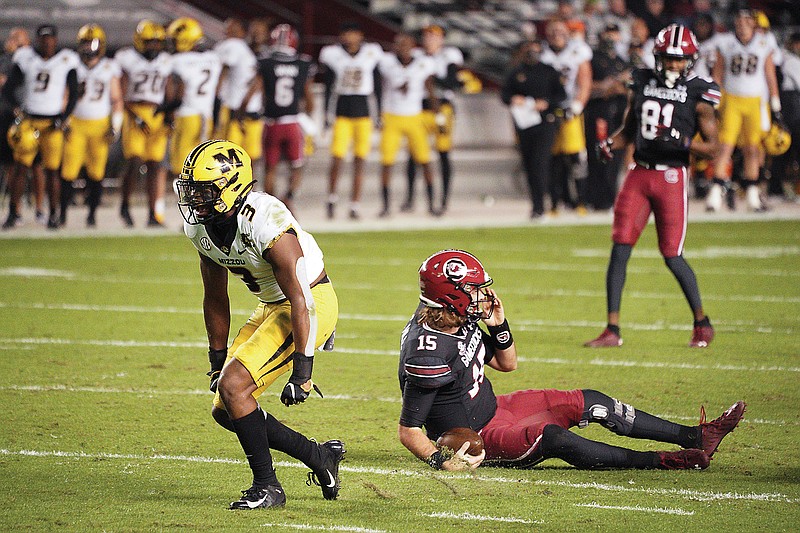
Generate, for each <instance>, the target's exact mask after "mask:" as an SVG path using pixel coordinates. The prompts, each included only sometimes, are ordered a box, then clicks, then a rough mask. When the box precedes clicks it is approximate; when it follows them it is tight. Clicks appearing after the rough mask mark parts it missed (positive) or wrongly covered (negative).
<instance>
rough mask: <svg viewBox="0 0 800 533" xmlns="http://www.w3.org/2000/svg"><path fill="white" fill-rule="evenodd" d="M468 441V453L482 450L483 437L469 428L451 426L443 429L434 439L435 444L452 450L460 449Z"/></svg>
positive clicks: (479, 452)
mask: <svg viewBox="0 0 800 533" xmlns="http://www.w3.org/2000/svg"><path fill="white" fill-rule="evenodd" d="M467 441H469V442H470V445H469V449H467V453H468V454H469V455H480V454H481V452H482V451H483V439H482V438H481V436H480V435H478V434H477V433H476V432H474V431H473V430H471V429H470V428H453V429H449V430H447V431H445V432H444V433H442V435H441V436H440V437H439V438H438V439H436V446H437V447H439V448H441V447H443V446H447V447H448V448H450V449H451V450H453V451H454V452H457V451H458V450H460V449H461V447H462V446H463V445H464V443H465V442H467Z"/></svg>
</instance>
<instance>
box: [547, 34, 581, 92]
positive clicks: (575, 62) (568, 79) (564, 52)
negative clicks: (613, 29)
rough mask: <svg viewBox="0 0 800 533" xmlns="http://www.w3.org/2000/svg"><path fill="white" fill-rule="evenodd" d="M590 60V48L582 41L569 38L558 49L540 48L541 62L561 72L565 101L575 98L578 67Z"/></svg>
mask: <svg viewBox="0 0 800 533" xmlns="http://www.w3.org/2000/svg"><path fill="white" fill-rule="evenodd" d="M591 60H592V49H591V48H589V45H588V44H586V43H585V42H583V41H578V40H575V39H573V40H571V41H568V42H567V44H566V46H564V48H562V49H561V50H560V51H558V52H556V51H555V50H552V49H550V48H545V49H544V50H542V57H541V61H542V63H544V64H546V65H550V66H551V67H553V68H554V69H556V70H557V71H558V72H560V73H561V78H562V82H563V84H564V91H565V92H566V93H567V98H566V99H565V100H564V101H565V102H571V101H572V100H573V99H574V98H575V93H576V92H577V91H576V80H577V78H578V67H579V66H580V65H581V64H583V63H585V62H586V61H591Z"/></svg>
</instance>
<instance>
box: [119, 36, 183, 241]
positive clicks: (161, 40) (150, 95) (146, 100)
mask: <svg viewBox="0 0 800 533" xmlns="http://www.w3.org/2000/svg"><path fill="white" fill-rule="evenodd" d="M165 39H166V32H165V31H164V27H163V26H161V25H160V24H158V23H156V22H153V21H151V20H142V21H141V22H139V24H138V25H137V26H136V31H135V33H134V35H133V48H131V47H127V48H123V49H122V50H120V51H119V52H117V54H116V55H115V56H114V59H115V60H116V61H117V63H119V65H120V67H121V68H122V79H121V84H122V93H123V101H124V102H125V118H124V120H123V123H122V154H123V156H124V157H125V159H126V160H127V163H128V165H127V170H126V172H125V174H124V175H123V179H122V195H121V196H122V201H121V203H120V212H119V214H120V217H121V218H122V221H123V222H124V223H125V225H126V226H128V227H133V218H131V214H130V197H131V194H132V193H133V189H134V187H135V185H136V180H137V178H138V176H139V169H140V168H141V167H142V165H143V164H144V165H145V166H146V169H147V170H146V177H145V180H146V188H147V206H148V211H149V216H148V225H151V226H159V225H161V222H162V221H163V205H162V204H163V190H164V183H165V180H166V178H165V176H164V174H163V172H162V171H161V169H160V168H159V167H160V165H161V161H163V159H164V156H165V155H166V153H167V140H168V137H169V131H170V128H169V125H168V124H166V123H165V122H164V109H163V107H161V106H162V105H163V104H164V94H165V90H166V84H167V78H168V77H169V75H170V73H171V72H172V58H171V57H170V55H169V54H168V53H166V52H165V51H164V44H165Z"/></svg>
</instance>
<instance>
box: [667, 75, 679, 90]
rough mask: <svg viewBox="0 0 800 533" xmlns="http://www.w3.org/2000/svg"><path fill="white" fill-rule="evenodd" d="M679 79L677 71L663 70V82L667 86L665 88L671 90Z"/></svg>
mask: <svg viewBox="0 0 800 533" xmlns="http://www.w3.org/2000/svg"><path fill="white" fill-rule="evenodd" d="M680 77H681V73H680V72H678V71H677V70H664V82H665V83H666V84H667V87H669V88H670V89H672V88H673V87H675V83H676V82H677V81H678V79H679V78H680Z"/></svg>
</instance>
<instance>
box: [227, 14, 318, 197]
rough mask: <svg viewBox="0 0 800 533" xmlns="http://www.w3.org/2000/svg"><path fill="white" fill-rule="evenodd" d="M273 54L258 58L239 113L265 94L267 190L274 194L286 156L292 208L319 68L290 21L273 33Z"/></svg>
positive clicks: (271, 34) (302, 162) (244, 111)
mask: <svg viewBox="0 0 800 533" xmlns="http://www.w3.org/2000/svg"><path fill="white" fill-rule="evenodd" d="M269 43H270V49H271V50H272V53H271V54H270V55H269V56H268V57H265V58H262V59H259V61H258V75H257V76H256V77H255V79H254V80H253V83H252V84H251V86H250V88H249V90H248V92H247V94H246V95H245V97H244V99H243V103H242V106H243V107H242V108H240V109H239V111H238V113H237V116H238V117H243V116H245V114H246V107H244V106H247V105H249V102H250V100H251V99H252V98H254V97H256V95H257V94H262V95H263V102H262V103H261V107H262V108H263V110H264V119H265V120H266V125H265V130H264V191H266V192H268V193H269V194H275V173H276V170H277V167H278V163H279V162H280V160H281V158H282V157H283V158H284V159H286V161H287V162H288V163H289V169H290V170H289V188H288V191H287V192H286V196H285V197H284V202H285V203H286V205H287V206H289V207H290V208H291V206H292V205H291V204H292V202H293V201H294V197H295V194H296V193H297V190H298V188H299V187H300V179H301V176H302V169H303V164H304V163H305V158H304V148H305V143H304V139H303V132H302V129H301V128H300V122H299V117H300V113H301V112H303V113H306V114H308V115H310V114H311V113H313V112H314V96H313V94H312V92H311V87H312V84H313V80H314V74H315V72H316V68H315V67H314V64H313V62H312V61H311V58H310V57H309V56H307V55H305V54H299V53H298V52H297V49H298V46H299V43H300V37H299V35H298V34H297V31H296V30H295V29H294V28H293V27H292V26H291V25H289V24H278V25H277V26H275V28H273V30H272V32H271V33H270V40H269Z"/></svg>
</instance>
